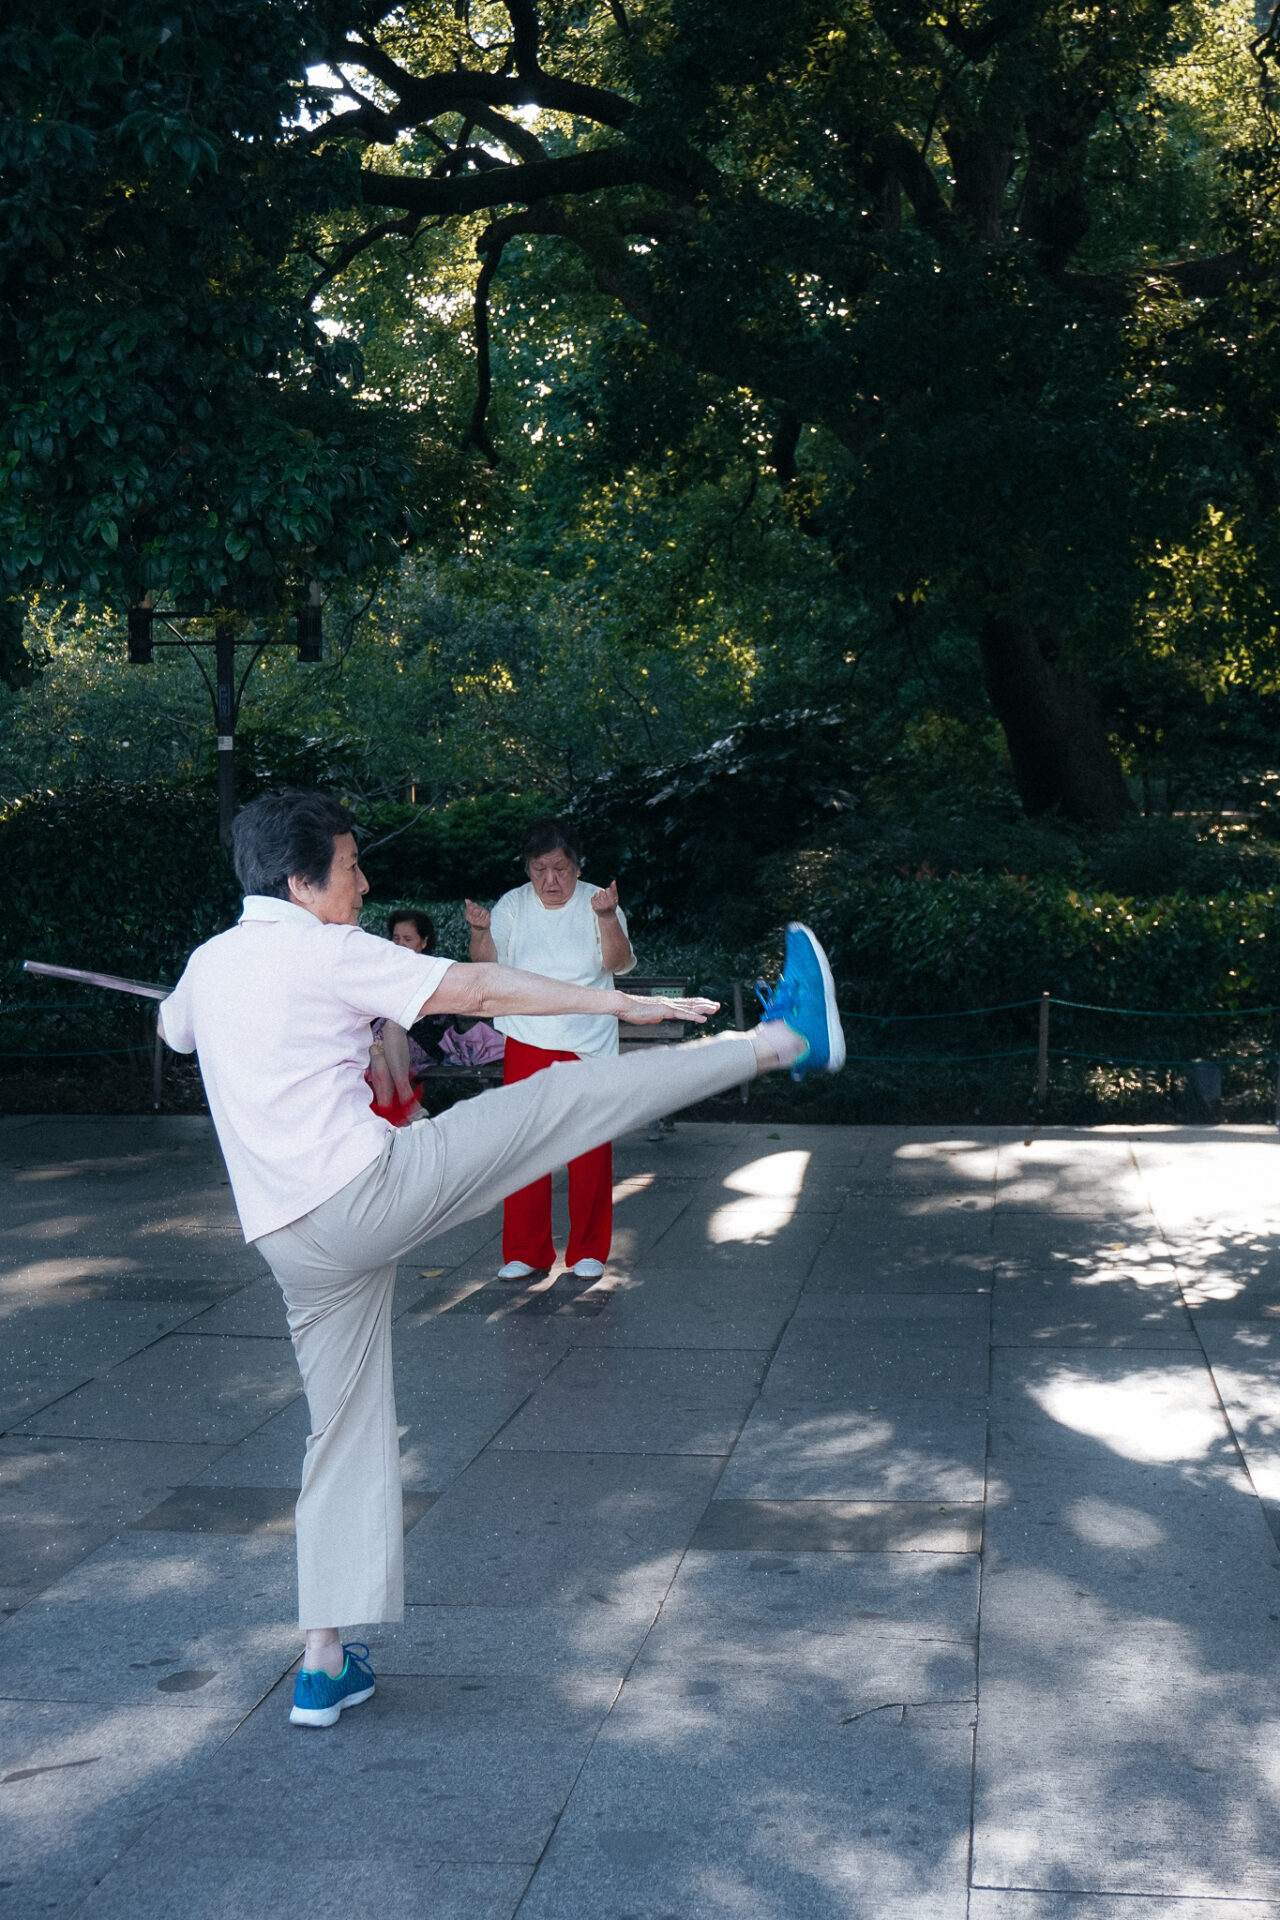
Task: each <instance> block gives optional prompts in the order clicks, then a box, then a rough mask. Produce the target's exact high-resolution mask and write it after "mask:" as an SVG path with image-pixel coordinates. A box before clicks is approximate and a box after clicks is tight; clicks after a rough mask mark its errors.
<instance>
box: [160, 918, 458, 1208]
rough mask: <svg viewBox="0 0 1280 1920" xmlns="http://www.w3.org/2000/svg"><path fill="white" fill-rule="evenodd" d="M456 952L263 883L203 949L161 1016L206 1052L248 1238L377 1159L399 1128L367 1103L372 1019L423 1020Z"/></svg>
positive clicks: (180, 1048) (324, 1196)
mask: <svg viewBox="0 0 1280 1920" xmlns="http://www.w3.org/2000/svg"><path fill="white" fill-rule="evenodd" d="M452 964H453V962H452V961H451V960H438V959H435V958H433V957H431V956H430V955H428V954H424V953H414V952H413V951H412V950H411V949H410V948H408V947H397V946H394V945H393V944H392V942H391V941H390V940H379V939H376V938H375V937H374V935H373V934H371V933H365V932H363V931H362V930H361V929H360V928H359V927H346V926H337V927H335V926H326V925H325V923H324V922H323V921H321V920H317V919H316V917H315V915H314V914H313V913H308V912H307V910H306V908H305V907H300V906H298V905H297V904H296V903H295V902H294V901H292V900H269V899H267V898H266V897H265V896H263V895H261V894H250V895H249V897H248V898H247V899H246V901H245V903H244V912H243V914H242V916H241V919H240V922H239V924H238V925H237V926H234V927H230V928H229V929H228V930H227V932H226V933H219V934H216V935H215V936H214V938H213V939H212V940H206V941H205V943H204V945H203V946H202V947H197V948H196V950H195V952H194V953H193V954H192V956H191V958H190V959H189V960H188V962H187V964H186V968H185V970H184V972H183V975H182V978H181V980H179V982H178V984H177V986H176V987H175V988H174V990H173V992H172V993H171V994H170V995H169V998H168V999H167V1000H166V1001H164V1002H163V1003H162V1005H161V1008H160V1015H161V1018H162V1020H163V1022H164V1037H165V1040H166V1042H167V1043H168V1045H169V1046H171V1047H172V1048H173V1049H174V1051H175V1052H176V1053H191V1052H195V1053H197V1054H199V1056H200V1071H201V1073H202V1074H203V1076H204V1085H205V1092H206V1093H207V1095H208V1097H209V1111H210V1112H211V1113H212V1115H213V1124H214V1126H215V1127H216V1128H217V1130H218V1142H219V1144H220V1146H221V1148H222V1157H223V1159H224V1160H225V1161H226V1163H227V1172H228V1173H229V1174H230V1176H231V1191H232V1193H233V1194H234V1195H235V1202H236V1209H237V1211H238V1213H239V1215H240V1224H241V1226H242V1227H243V1228H244V1237H245V1239H246V1240H257V1239H258V1238H259V1237H260V1236H261V1235H262V1234H264V1233H274V1231H275V1230H276V1228H277V1227H283V1226H287V1225H288V1223H289V1222H290V1220H297V1219H300V1218H301V1216H302V1215H303V1214H304V1213H310V1211H311V1209H312V1207H318V1206H319V1204H320V1202H321V1201H322V1200H328V1199H329V1198H330V1196H331V1195H333V1194H335V1193H337V1192H339V1190H340V1189H341V1188H343V1187H345V1186H346V1185H347V1182H348V1181H350V1180H354V1179H355V1177H356V1175H357V1174H358V1173H362V1172H363V1171H364V1169H365V1168H366V1167H367V1166H370V1165H372V1163H373V1161H375V1160H376V1159H377V1157H378V1155H379V1153H381V1151H382V1145H383V1142H384V1141H385V1139H386V1137H387V1134H388V1133H389V1132H390V1131H391V1127H390V1123H389V1122H388V1121H386V1120H380V1119H379V1118H378V1116H377V1114H376V1113H373V1112H372V1111H371V1110H370V1107H369V1088H368V1086H367V1085H366V1084H365V1078H364V1073H365V1068H366V1067H367V1066H368V1064H369V1022H370V1021H371V1020H373V1019H375V1018H376V1017H377V1016H378V1015H379V1014H381V1015H382V1016H383V1018H385V1019H387V1020H397V1021H399V1023H400V1025H401V1026H402V1027H409V1026H412V1024H413V1022H414V1021H415V1020H416V1019H417V1017H418V1013H419V1011H420V1009H421V1007H422V1005H423V1003H424V1001H426V1000H429V999H430V997H431V995H432V994H433V993H434V992H435V990H436V988H437V987H438V986H439V984H440V982H441V980H442V979H443V978H444V975H445V973H446V972H447V971H448V969H449V968H450V967H451V966H452Z"/></svg>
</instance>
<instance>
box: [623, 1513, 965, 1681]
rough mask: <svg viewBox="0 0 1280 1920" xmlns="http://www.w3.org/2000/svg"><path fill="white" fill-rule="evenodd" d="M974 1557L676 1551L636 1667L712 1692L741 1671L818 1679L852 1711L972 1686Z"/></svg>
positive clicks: (639, 1671) (638, 1669)
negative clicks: (676, 1564) (838, 1691)
mask: <svg viewBox="0 0 1280 1920" xmlns="http://www.w3.org/2000/svg"><path fill="white" fill-rule="evenodd" d="M978 1575H979V1567H978V1560H977V1555H976V1554H968V1555H956V1554H951V1553H940V1554H936V1555H931V1556H926V1555H923V1554H912V1555H910V1556H907V1555H902V1554H894V1553H805V1552H794V1553H778V1552H765V1553H730V1552H725V1553H709V1552H707V1551H705V1550H700V1549H698V1548H696V1547H695V1548H694V1549H693V1550H691V1551H690V1552H689V1553H688V1554H687V1555H686V1557H685V1559H684V1561H683V1563H682V1565H681V1568H680V1572H679V1574H678V1575H677V1577H676V1579H675V1581H674V1582H673V1584H672V1588H671V1592H670V1594H669V1595H668V1597H667V1599H666V1601H665V1602H664V1604H663V1607H662V1611H661V1614H660V1615H659V1617H658V1619H657V1620H656V1622H655V1623H654V1626H653V1630H652V1632H650V1634H649V1635H648V1637H647V1639H646V1640H645V1643H644V1647H643V1650H642V1652H641V1653H640V1657H639V1660H638V1662H637V1664H636V1667H635V1669H634V1673H635V1675H637V1676H639V1675H641V1674H644V1673H647V1672H649V1671H650V1670H653V1669H658V1668H661V1669H665V1670H670V1671H673V1672H680V1673H683V1674H685V1675H692V1676H694V1678H693V1679H692V1680H691V1681H690V1685H691V1686H694V1687H700V1688H702V1690H703V1692H704V1693H705V1694H706V1696H707V1697H708V1698H714V1697H715V1696H716V1695H717V1694H718V1692H719V1690H720V1687H721V1686H722V1684H723V1682H724V1678H725V1674H726V1670H727V1671H728V1672H729V1673H732V1672H734V1671H736V1670H737V1669H739V1668H746V1667H757V1668H760V1669H761V1670H764V1671H769V1672H775V1671H776V1672H779V1673H782V1674H787V1675H790V1674H792V1673H796V1674H801V1675H804V1676H807V1677H808V1678H810V1679H821V1678H822V1677H823V1676H825V1677H826V1678H827V1679H829V1680H831V1681H832V1682H838V1683H839V1685H840V1686H841V1687H842V1688H843V1689H844V1690H845V1694H846V1696H847V1701H848V1706H849V1711H850V1712H855V1711H856V1712H867V1711H869V1710H874V1711H876V1712H879V1711H882V1710H884V1708H885V1706H886V1704H892V1703H898V1704H903V1705H905V1704H906V1703H908V1702H917V1703H919V1702H921V1701H930V1700H933V1701H936V1700H940V1699H942V1700H945V1699H951V1700H955V1699H971V1698H974V1697H975V1696H976V1692H977V1673H976V1657H977V1634H978Z"/></svg>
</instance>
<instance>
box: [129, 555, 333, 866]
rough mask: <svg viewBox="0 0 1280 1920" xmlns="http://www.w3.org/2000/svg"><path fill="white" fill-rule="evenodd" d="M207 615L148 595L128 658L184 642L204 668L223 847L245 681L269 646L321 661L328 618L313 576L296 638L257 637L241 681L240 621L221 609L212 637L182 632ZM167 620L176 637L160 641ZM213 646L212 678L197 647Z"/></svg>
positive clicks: (146, 662) (138, 661) (145, 658)
mask: <svg viewBox="0 0 1280 1920" xmlns="http://www.w3.org/2000/svg"><path fill="white" fill-rule="evenodd" d="M208 617H209V616H208V615H207V614H182V613H170V612H165V611H163V610H161V609H160V608H158V607H156V606H153V604H152V599H151V595H150V594H148V595H147V596H146V598H145V599H144V600H142V601H141V602H140V603H139V604H138V605H137V606H134V607H130V609H129V659H130V662H131V663H132V665H134V666H137V667H149V666H151V665H153V664H154V659H155V649H156V648H157V647H185V648H186V649H187V652H188V653H189V654H190V655H191V657H192V659H193V660H194V661H195V663H196V665H197V667H199V669H200V677H201V679H202V680H203V681H204V683H205V686H206V687H207V688H208V690H209V698H210V700H211V701H212V703H213V731H214V738H215V739H216V741H217V766H218V838H219V840H221V842H222V844H223V846H224V847H225V846H228V845H229V844H230V841H231V822H232V819H233V817H234V815H235V810H236V759H235V754H236V723H237V721H238V720H239V718H240V702H241V700H242V699H243V697H244V690H245V685H246V683H247V681H248V678H249V675H250V674H251V673H252V671H253V669H254V667H255V665H256V664H257V662H258V660H259V659H260V657H261V655H262V654H263V653H264V652H265V650H266V648H268V647H296V648H297V650H298V658H299V660H305V661H317V660H320V659H322V658H323V655H324V622H323V612H322V604H321V597H320V588H319V586H318V584H317V583H316V582H315V581H314V580H313V581H312V582H311V585H310V587H309V589H308V593H307V598H306V600H305V602H304V603H303V605H302V606H300V607H299V608H298V612H297V616H296V621H295V634H294V637H293V638H292V639H285V638H283V637H281V638H280V639H278V640H257V641H255V642H254V643H253V652H252V654H251V655H250V657H249V664H248V666H246V668H245V670H244V672H243V673H242V674H241V676H240V682H239V685H237V684H236V628H235V622H234V621H233V620H232V619H231V618H230V617H229V616H228V615H227V614H225V613H217V614H215V615H214V619H213V636H212V638H211V639H210V638H207V637H206V638H201V637H199V636H196V637H194V638H189V637H188V636H187V635H186V634H184V633H180V632H179V631H178V628H177V626H176V625H175V622H177V621H180V620H181V621H186V620H206V619H208ZM157 620H160V621H163V623H164V625H165V626H166V627H168V629H169V632H170V633H171V634H172V635H173V638H172V639H171V640H158V639H157V638H156V635H155V623H156V621H157ZM209 646H211V647H212V648H213V678H212V679H210V677H209V674H208V673H207V671H206V669H205V665H204V662H203V660H201V658H200V656H199V654H198V653H197V652H196V648H197V647H209Z"/></svg>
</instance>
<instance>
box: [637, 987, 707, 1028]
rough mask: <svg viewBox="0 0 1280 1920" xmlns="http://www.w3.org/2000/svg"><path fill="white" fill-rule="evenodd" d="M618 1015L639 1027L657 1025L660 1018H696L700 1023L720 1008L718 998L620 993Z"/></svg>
mask: <svg viewBox="0 0 1280 1920" xmlns="http://www.w3.org/2000/svg"><path fill="white" fill-rule="evenodd" d="M614 998H615V1000H617V1001H618V1002H619V1006H618V1008H617V1010H616V1011H617V1015H618V1018H619V1020H626V1021H628V1022H629V1023H631V1024H632V1025H635V1026H638V1027H652V1026H656V1025H657V1023H658V1021H659V1020H696V1021H697V1022H698V1024H699V1025H701V1024H702V1022H703V1021H704V1020H706V1019H708V1018H709V1017H710V1015H711V1014H713V1013H718V1012H719V1010H720V1002H719V1001H718V1000H699V999H693V1000H659V999H652V1000H651V999H650V998H649V997H648V995H647V994H643V993H618V994H615V995H614Z"/></svg>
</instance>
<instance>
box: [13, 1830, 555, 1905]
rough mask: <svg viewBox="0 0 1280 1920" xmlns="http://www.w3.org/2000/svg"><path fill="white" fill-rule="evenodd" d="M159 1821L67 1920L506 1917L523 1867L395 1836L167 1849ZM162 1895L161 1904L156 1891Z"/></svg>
mask: <svg viewBox="0 0 1280 1920" xmlns="http://www.w3.org/2000/svg"><path fill="white" fill-rule="evenodd" d="M171 1838H172V1837H171V1835H170V1833H169V1832H168V1830H167V1829H165V1830H163V1831H162V1832H161V1833H159V1834H157V1835H156V1836H155V1837H154V1838H153V1837H152V1836H150V1835H148V1836H147V1838H146V1839H145V1840H144V1841H143V1842H142V1844H141V1845H140V1846H139V1847H138V1848H137V1849H136V1851H135V1852H134V1853H132V1854H130V1855H129V1857H128V1858H127V1859H126V1860H125V1861H124V1863H123V1864H122V1866H121V1867H120V1869H118V1870H117V1871H116V1872H114V1873H112V1874H110V1875H108V1877H107V1878H106V1879H105V1880H104V1881H103V1882H102V1884H101V1886H99V1887H97V1888H95V1889H94V1891H93V1892H92V1893H91V1894H90V1896H89V1898H88V1900H87V1901H86V1902H85V1904H84V1905H83V1906H82V1907H80V1908H79V1910H78V1915H77V1920H139V1916H140V1915H148V1916H149V1915H151V1914H153V1913H158V1912H160V1911H164V1912H166V1913H168V1914H181V1915H182V1916H183V1920H246V1916H247V1915H258V1914H269V1913H305V1914H306V1915H307V1916H308V1920H352V1916H353V1915H356V1914H366V1913H367V1914H376V1915H377V1916H378V1920H512V1916H513V1915H514V1914H515V1911H516V1908H517V1906H518V1905H519V1902H520V1896H521V1895H522V1894H523V1892H524V1890H525V1887H526V1886H527V1885H528V1882H529V1873H530V1870H529V1868H528V1867H524V1866H521V1867H507V1866H485V1865H478V1866H477V1865H470V1866H459V1865H457V1864H456V1863H454V1862H452V1861H439V1860H432V1859H430V1858H422V1857H420V1856H419V1855H418V1854H417V1853H416V1852H415V1851H414V1850H413V1848H412V1847H411V1846H406V1845H404V1844H401V1845H400V1846H398V1847H397V1848H396V1850H395V1852H394V1853H391V1854H382V1855H381V1856H378V1857H374V1856H371V1855H369V1854H367V1853H365V1852H363V1851H358V1852H354V1853H353V1854H351V1855H350V1856H349V1857H348V1858H345V1859H343V1858H341V1857H340V1858H338V1859H336V1860H335V1859H334V1858H333V1857H332V1856H331V1855H330V1856H328V1857H326V1856H325V1855H324V1854H319V1855H303V1856H302V1857H301V1858H298V1859H294V1860H292V1861H289V1860H284V1859H273V1860H262V1859H248V1860H246V1859H244V1858H243V1857H242V1856H241V1855H239V1854H238V1853H233V1854H229V1853H228V1851H227V1849H226V1848H225V1847H218V1848H217V1849H216V1850H215V1851H214V1852H212V1853H206V1854H204V1855H203V1856H198V1857H196V1858H194V1859H193V1858H191V1857H190V1856H189V1855H188V1854H187V1853H186V1852H185V1851H182V1852H179V1853H177V1854H176V1855H175V1854H174V1853H173V1852H172V1851H171ZM158 1898H159V1899H163V1901H164V1902H165V1903H166V1904H165V1907H164V1908H163V1909H161V1908H160V1907H159V1905H158V1904H157V1900H158ZM0 1911H3V1910H2V1909H0Z"/></svg>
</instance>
